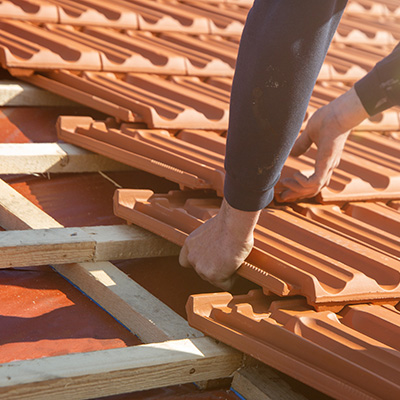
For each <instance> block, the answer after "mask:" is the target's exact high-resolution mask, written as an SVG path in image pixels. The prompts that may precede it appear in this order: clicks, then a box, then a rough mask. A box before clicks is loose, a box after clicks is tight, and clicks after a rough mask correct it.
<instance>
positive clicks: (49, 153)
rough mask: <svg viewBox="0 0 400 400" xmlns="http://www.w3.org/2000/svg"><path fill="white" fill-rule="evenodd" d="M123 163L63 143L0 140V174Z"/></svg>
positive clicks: (91, 169)
mask: <svg viewBox="0 0 400 400" xmlns="http://www.w3.org/2000/svg"><path fill="white" fill-rule="evenodd" d="M127 170H133V168H132V167H129V166H127V165H125V164H122V163H119V162H117V161H114V160H111V159H110V158H107V157H104V156H101V155H99V154H95V153H92V152H90V151H87V150H84V149H81V148H79V147H77V146H74V145H72V144H67V143H0V174H42V173H67V172H97V171H127Z"/></svg>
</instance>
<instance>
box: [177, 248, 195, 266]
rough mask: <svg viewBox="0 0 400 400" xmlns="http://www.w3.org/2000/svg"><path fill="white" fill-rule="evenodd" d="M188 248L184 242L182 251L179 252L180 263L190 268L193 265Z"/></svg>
mask: <svg viewBox="0 0 400 400" xmlns="http://www.w3.org/2000/svg"><path fill="white" fill-rule="evenodd" d="M188 252H189V250H188V248H187V245H186V244H184V245H183V247H182V249H181V251H180V253H179V264H180V265H181V266H182V267H184V268H190V267H191V266H192V265H191V264H190V262H189V261H188Z"/></svg>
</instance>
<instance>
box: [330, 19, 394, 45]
mask: <svg viewBox="0 0 400 400" xmlns="http://www.w3.org/2000/svg"><path fill="white" fill-rule="evenodd" d="M399 39H400V30H399V28H398V21H394V20H393V21H390V20H388V19H385V20H384V21H379V20H377V18H376V17H373V18H367V17H366V16H365V15H363V16H362V17H357V16H351V15H347V13H345V14H344V16H343V18H342V19H341V21H340V24H339V26H338V28H337V31H336V33H335V35H334V37H333V42H337V43H347V44H357V43H365V44H375V45H379V46H382V45H396V44H397V43H398V41H399Z"/></svg>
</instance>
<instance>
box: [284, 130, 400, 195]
mask: <svg viewBox="0 0 400 400" xmlns="http://www.w3.org/2000/svg"><path fill="white" fill-rule="evenodd" d="M315 154H316V149H315V148H312V149H311V150H309V152H307V153H306V154H305V155H303V156H301V157H299V158H295V157H289V158H288V159H287V161H286V163H285V167H284V169H283V171H282V178H283V179H284V178H285V177H289V176H292V175H293V173H294V172H296V171H301V172H302V173H303V174H305V175H306V176H309V175H310V174H311V173H312V172H313V169H314V160H315ZM399 156H400V148H399V146H398V144H397V143H396V142H395V141H393V140H391V139H389V138H386V137H384V136H382V135H376V134H372V133H368V132H363V133H361V132H357V133H353V134H352V135H350V137H349V140H348V141H347V143H346V145H345V150H344V152H343V154H342V158H341V162H340V164H339V166H338V167H337V168H336V170H335V171H334V172H333V174H332V179H331V181H330V183H329V185H328V186H327V187H325V188H323V189H322V190H321V192H320V193H319V194H318V196H317V199H318V200H319V201H320V202H333V201H335V202H338V201H358V200H374V199H375V200H379V199H385V200H390V199H397V198H399V197H400V175H399V171H400V166H399V163H398V159H399ZM279 191H280V188H279V187H278V188H277V192H278V193H279Z"/></svg>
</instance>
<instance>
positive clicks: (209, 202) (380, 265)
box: [114, 189, 400, 310]
mask: <svg viewBox="0 0 400 400" xmlns="http://www.w3.org/2000/svg"><path fill="white" fill-rule="evenodd" d="M207 196H209V194H207V193H205V192H191V191H190V192H170V193H169V194H168V195H154V194H153V192H151V191H148V190H147V191H146V190H145V191H140V190H129V189H125V190H124V189H119V190H117V192H116V194H115V196H114V212H115V214H116V215H117V216H118V217H120V218H123V219H126V220H127V221H128V222H131V223H134V224H137V225H139V226H141V227H143V228H145V229H148V230H150V231H152V232H154V233H157V234H158V235H160V236H162V237H164V238H166V239H168V240H170V241H172V242H174V243H176V244H178V245H183V242H184V239H185V237H186V236H187V235H188V234H189V233H191V232H192V231H193V230H194V229H195V228H196V227H198V226H199V225H201V223H202V222H204V221H206V220H208V219H209V218H211V217H212V216H214V215H215V214H216V213H217V212H218V210H219V205H220V202H221V200H220V199H218V198H216V197H207ZM359 229H362V226H361V225H360V226H359ZM247 261H248V263H250V264H251V265H244V266H242V267H241V268H240V269H239V271H238V272H239V274H240V275H242V276H244V277H245V278H247V279H249V280H251V281H253V282H254V283H257V284H258V285H260V286H262V287H263V288H264V290H265V291H266V292H268V291H271V292H273V293H276V294H278V295H280V296H287V295H294V294H301V295H303V296H306V297H307V301H308V303H309V304H311V305H313V306H314V307H316V308H317V309H319V310H322V309H327V308H329V309H332V310H338V309H340V308H341V307H343V306H344V305H345V304H346V303H348V302H352V303H361V302H366V301H367V302H378V303H381V302H391V303H393V304H396V303H397V302H398V299H400V260H399V259H397V258H393V257H388V256H387V255H386V254H384V253H382V252H381V251H378V250H375V249H374V248H371V247H370V246H368V245H366V244H363V243H361V242H360V241H358V240H354V239H352V238H351V237H349V236H346V235H343V234H342V233H341V232H340V231H336V230H333V229H332V228H331V227H328V226H324V225H323V224H321V223H319V222H315V221H312V220H310V219H308V218H306V217H304V216H302V215H301V214H299V213H296V212H294V211H291V210H290V209H288V208H286V209H271V208H270V209H265V210H263V211H262V213H261V216H260V219H259V222H258V224H257V226H256V229H255V232H254V248H253V250H252V252H251V253H250V255H249V257H248V258H247ZM252 266H254V267H252ZM396 299H397V300H396Z"/></svg>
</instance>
